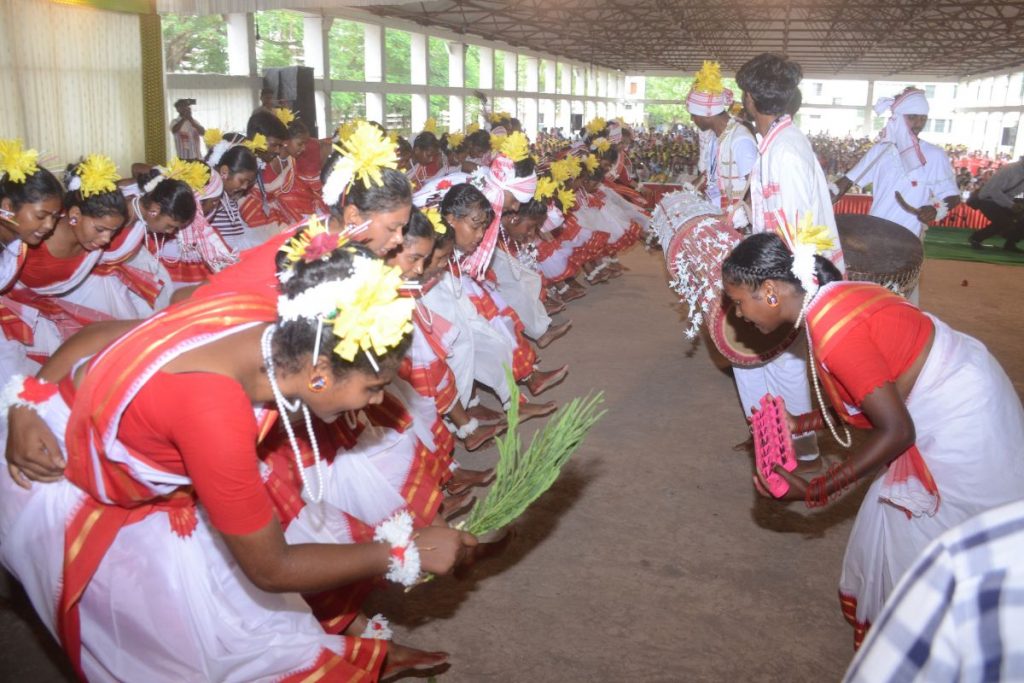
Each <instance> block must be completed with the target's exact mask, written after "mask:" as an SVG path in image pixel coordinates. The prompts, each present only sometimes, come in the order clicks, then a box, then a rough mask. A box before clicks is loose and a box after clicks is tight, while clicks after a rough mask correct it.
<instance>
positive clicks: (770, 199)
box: [733, 53, 846, 460]
mask: <svg viewBox="0 0 1024 683" xmlns="http://www.w3.org/2000/svg"><path fill="white" fill-rule="evenodd" d="M802 78H803V71H802V70H801V68H800V65H799V64H797V63H796V62H791V61H789V60H787V59H786V58H785V57H783V56H781V55H776V54H770V53H764V54H760V55H758V56H757V57H754V58H753V59H751V60H750V61H748V62H747V63H746V64H744V65H743V66H742V67H740V70H739V71H738V72H737V73H736V82H737V83H739V86H740V87H741V88H742V89H743V106H744V108H745V109H746V111H747V114H748V115H749V117H750V119H751V120H752V121H753V122H754V126H755V129H756V130H757V140H758V158H757V160H756V162H755V163H754V166H753V168H752V169H751V173H750V203H751V215H750V222H751V226H752V231H753V232H754V233H759V232H767V231H772V232H775V233H776V234H778V235H779V236H780V237H781V238H782V239H783V241H785V242H786V244H787V245H788V246H789V247H790V249H793V246H794V245H795V244H796V240H797V228H798V226H799V225H800V224H801V223H803V222H805V221H808V220H809V221H810V223H811V225H815V226H819V225H820V226H824V227H825V228H826V229H827V231H828V233H829V236H830V237H831V241H832V244H833V247H832V248H830V249H828V250H826V251H824V252H822V253H821V255H822V256H824V257H825V258H828V259H829V260H831V261H832V262H833V263H834V264H835V265H836V267H837V268H838V269H839V271H840V272H845V269H846V266H845V264H844V262H843V251H842V248H841V246H840V244H839V231H838V230H837V229H836V219H835V215H834V214H833V213H832V201H831V198H830V196H829V192H828V182H827V181H826V180H825V173H824V172H823V171H822V170H821V165H820V164H819V163H818V157H817V156H816V155H815V154H814V150H813V149H811V143H810V141H809V140H808V139H807V136H805V135H804V134H803V133H802V132H800V130H799V129H798V128H797V127H796V126H795V125H793V121H792V119H791V118H790V116H789V115H788V114H787V113H786V112H787V110H788V108H789V107H790V106H791V105H792V103H793V102H795V92H796V91H797V89H798V86H799V84H800V80H801V79H802ZM733 376H734V377H735V379H736V388H737V390H738V392H739V395H740V402H741V403H742V404H743V409H744V411H746V413H747V415H748V416H749V415H750V413H751V410H752V409H753V408H755V407H757V402H758V401H759V400H760V398H761V396H763V395H764V394H765V393H771V394H772V395H774V396H781V397H782V398H783V399H784V400H785V402H786V409H787V410H788V411H789V412H790V413H791V414H793V415H800V414H802V413H808V412H810V411H811V409H812V408H813V406H812V403H811V387H810V382H809V378H808V375H807V345H806V340H805V337H804V335H802V334H800V335H797V339H796V341H795V342H794V343H793V344H792V345H791V346H790V347H789V348H788V349H787V350H786V351H783V352H782V354H780V355H779V356H778V357H776V358H775V360H772V361H770V362H768V363H766V364H764V365H762V366H759V367H752V368H740V367H734V368H733ZM795 436H802V435H795ZM800 441H801V442H804V439H800ZM802 445H803V448H802V449H801V447H800V444H798V453H800V452H801V451H802V457H801V456H799V455H798V457H800V459H801V460H815V459H817V457H818V452H817V441H816V439H815V438H814V436H813V432H811V433H809V434H808V435H806V441H805V442H804V443H803V444H802Z"/></svg>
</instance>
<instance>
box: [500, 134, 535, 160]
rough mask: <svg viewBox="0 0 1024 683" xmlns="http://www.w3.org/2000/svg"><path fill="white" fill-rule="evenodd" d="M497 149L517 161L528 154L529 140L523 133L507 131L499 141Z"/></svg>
mask: <svg viewBox="0 0 1024 683" xmlns="http://www.w3.org/2000/svg"><path fill="white" fill-rule="evenodd" d="M499 151H500V152H501V153H502V154H504V155H505V156H507V157H508V158H509V159H511V160H512V161H515V162H519V161H522V160H523V159H526V158H527V157H528V156H530V141H529V140H527V139H526V135H525V134H524V133H520V132H518V131H516V132H514V133H509V134H508V135H506V136H505V139H504V140H502V141H501V147H500V148H499Z"/></svg>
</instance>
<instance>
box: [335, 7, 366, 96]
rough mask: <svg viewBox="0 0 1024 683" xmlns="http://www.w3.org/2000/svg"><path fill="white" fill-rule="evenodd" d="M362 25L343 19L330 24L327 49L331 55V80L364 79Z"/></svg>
mask: <svg viewBox="0 0 1024 683" xmlns="http://www.w3.org/2000/svg"><path fill="white" fill-rule="evenodd" d="M363 40H364V37H363V25H362V24H359V23H357V22H354V21H348V20H345V19H335V20H334V22H333V23H332V24H331V31H330V35H329V38H328V49H329V50H330V53H331V78H334V79H338V80H342V81H362V80H364V79H365V78H366V76H365V72H366V55H365V52H364V48H363V44H364V43H363Z"/></svg>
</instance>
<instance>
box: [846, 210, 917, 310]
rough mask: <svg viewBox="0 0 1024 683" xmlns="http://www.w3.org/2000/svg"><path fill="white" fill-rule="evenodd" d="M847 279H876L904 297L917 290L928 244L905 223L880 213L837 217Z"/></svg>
mask: <svg viewBox="0 0 1024 683" xmlns="http://www.w3.org/2000/svg"><path fill="white" fill-rule="evenodd" d="M836 227H837V228H839V241H840V243H841V244H842V246H843V258H844V259H845V260H846V279H847V280H862V281H865V282H874V283H876V284H879V285H882V286H883V287H885V288H886V289H889V290H891V291H893V292H895V293H896V294H899V295H901V296H904V297H906V296H908V295H909V294H910V293H911V292H913V291H914V290H915V289H917V285H918V282H919V281H920V279H921V266H922V264H923V263H924V246H923V245H922V244H921V240H920V238H919V237H917V235H915V234H914V233H912V232H910V231H909V230H907V229H906V228H904V227H903V226H902V225H899V224H898V223H893V222H892V221H887V220H885V219H884V218H878V217H876V216H866V215H859V214H840V215H838V216H836Z"/></svg>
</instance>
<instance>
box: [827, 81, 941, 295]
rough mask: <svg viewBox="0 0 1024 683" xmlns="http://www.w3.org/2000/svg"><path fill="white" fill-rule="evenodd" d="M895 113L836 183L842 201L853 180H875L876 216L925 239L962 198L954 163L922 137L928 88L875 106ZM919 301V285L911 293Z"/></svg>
mask: <svg viewBox="0 0 1024 683" xmlns="http://www.w3.org/2000/svg"><path fill="white" fill-rule="evenodd" d="M886 109H888V110H889V111H891V113H892V115H891V116H890V117H889V121H888V122H887V123H886V124H885V128H884V129H882V132H881V133H880V134H879V136H878V140H877V141H876V142H875V144H874V146H872V147H871V149H870V150H868V153H867V154H865V155H864V157H863V158H862V159H861V160H860V161H858V162H857V164H856V165H855V166H854V167H853V168H852V169H850V170H849V171H847V172H846V175H844V176H843V177H842V178H840V179H839V180H838V181H837V182H836V184H835V185H834V186H833V187H832V188H831V189H832V191H833V193H834V195H835V196H834V198H833V199H834V201H838V200H839V198H840V197H842V196H843V195H844V194H845V193H846V192H847V191H848V190H849V189H850V187H852V186H853V185H859V186H862V187H863V186H865V185H871V186H872V188H873V197H872V200H871V211H870V212H869V213H870V215H872V216H877V217H878V218H885V219H886V220H890V221H892V222H894V223H898V224H899V225H902V226H903V227H904V228H906V229H907V230H909V231H910V232H912V233H913V234H914V235H916V236H917V237H919V238H921V239H924V231H925V230H926V229H927V226H928V224H929V223H932V222H934V221H939V220H942V219H943V218H944V217H945V216H946V214H947V213H948V212H949V211H950V210H952V209H953V207H955V206H956V205H957V204H959V203H960V191H959V189H958V188H957V186H956V179H955V178H954V177H953V166H952V164H951V163H950V161H949V157H948V156H947V155H946V152H945V150H943V149H942V148H941V147H937V146H935V145H933V144H931V143H929V142H926V141H925V140H921V139H920V138H918V135H920V133H921V131H922V130H923V129H924V125H925V123H927V121H928V100H927V99H925V94H924V91H923V90H918V89H916V88H907V89H906V90H904V91H903V92H902V93H900V94H899V95H898V96H897V97H895V98H892V97H883V98H881V99H879V100H878V102H876V103H875V112H877V113H878V114H881V113H883V112H884V111H885V110H886ZM907 298H909V299H910V301H911V302H912V303H914V304H917V303H918V298H919V297H918V289H917V288H915V289H914V291H912V292H911V293H910V294H909V295H908V297H907Z"/></svg>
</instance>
